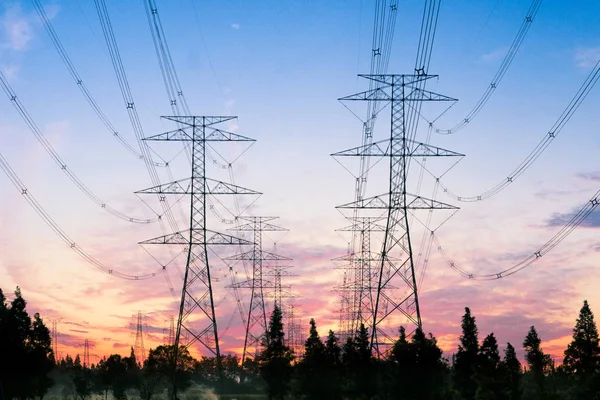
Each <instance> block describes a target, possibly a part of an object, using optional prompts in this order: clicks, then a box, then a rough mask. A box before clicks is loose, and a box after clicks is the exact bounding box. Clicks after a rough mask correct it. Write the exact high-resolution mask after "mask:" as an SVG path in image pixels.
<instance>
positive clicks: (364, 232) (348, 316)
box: [334, 216, 385, 340]
mask: <svg viewBox="0 0 600 400" xmlns="http://www.w3.org/2000/svg"><path fill="white" fill-rule="evenodd" d="M382 219H383V217H366V216H358V217H352V218H349V220H350V221H351V222H352V225H350V226H348V227H345V228H342V229H339V231H342V232H352V233H353V235H356V236H358V240H359V243H360V248H359V249H358V250H357V251H355V252H350V253H349V254H347V255H345V256H343V257H339V258H336V259H334V261H337V262H341V263H342V264H343V265H342V268H343V269H344V282H343V284H342V286H340V287H338V288H337V290H338V291H339V292H341V293H342V301H343V305H342V308H341V309H340V313H341V316H340V320H341V321H342V323H341V324H340V326H342V327H344V329H343V330H344V332H343V334H342V336H345V337H344V340H345V339H346V338H347V337H349V336H350V337H352V336H354V334H355V333H356V332H357V331H358V329H359V327H360V324H364V325H365V326H370V325H371V323H372V320H373V310H374V299H373V297H374V292H375V290H376V289H377V283H376V280H375V278H376V274H374V267H375V263H377V262H380V261H381V257H379V256H378V255H376V254H373V253H372V252H371V233H372V232H385V227H383V226H381V225H379V224H377V222H379V221H381V220H382Z"/></svg>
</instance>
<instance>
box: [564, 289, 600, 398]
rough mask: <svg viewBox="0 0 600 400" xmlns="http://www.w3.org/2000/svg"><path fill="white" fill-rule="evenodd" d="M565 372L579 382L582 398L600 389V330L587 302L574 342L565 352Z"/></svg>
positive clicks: (576, 325) (579, 320) (577, 326)
mask: <svg viewBox="0 0 600 400" xmlns="http://www.w3.org/2000/svg"><path fill="white" fill-rule="evenodd" d="M563 367H564V369H565V371H567V372H568V373H570V374H572V375H573V376H574V378H575V380H576V382H577V387H578V390H577V392H578V393H579V395H580V396H589V397H590V398H591V393H590V391H591V390H593V389H594V388H593V387H592V385H594V383H595V381H596V385H595V386H596V390H597V389H600V387H599V386H600V385H598V383H597V382H598V381H600V346H599V345H598V329H597V328H596V322H595V321H594V314H593V313H592V310H591V309H590V306H589V304H588V302H587V300H585V301H584V302H583V307H581V310H580V311H579V318H577V322H576V323H575V328H573V340H572V341H571V343H570V344H569V346H568V347H567V349H566V350H565V359H564V361H563Z"/></svg>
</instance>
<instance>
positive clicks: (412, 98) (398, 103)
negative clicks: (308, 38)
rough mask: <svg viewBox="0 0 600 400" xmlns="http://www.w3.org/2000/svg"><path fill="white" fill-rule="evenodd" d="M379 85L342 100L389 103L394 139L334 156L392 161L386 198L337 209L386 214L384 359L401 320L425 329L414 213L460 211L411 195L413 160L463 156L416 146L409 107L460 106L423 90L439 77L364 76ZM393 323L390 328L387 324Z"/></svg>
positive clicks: (375, 341)
mask: <svg viewBox="0 0 600 400" xmlns="http://www.w3.org/2000/svg"><path fill="white" fill-rule="evenodd" d="M359 76H361V77H363V78H366V79H370V80H372V81H374V82H376V83H378V85H377V86H376V87H375V88H374V89H372V90H367V91H365V92H361V93H357V94H354V95H350V96H346V97H343V98H341V99H339V100H341V101H384V102H388V103H390V122H391V124H390V135H389V139H386V140H383V141H379V142H371V143H368V144H365V145H362V146H359V147H355V148H352V149H349V150H345V151H342V152H339V153H335V154H332V156H334V157H345V156H355V157H386V158H388V159H389V190H388V192H387V193H383V194H381V195H377V196H373V197H368V198H361V199H359V200H357V201H354V202H352V203H348V204H344V205H341V206H338V208H341V209H362V210H368V209H371V210H382V211H384V212H385V224H384V225H385V232H384V237H383V245H382V247H381V253H380V254H379V258H380V261H379V262H378V266H377V268H376V271H375V273H376V282H377V284H376V287H375V298H374V305H373V312H372V314H373V315H372V320H371V324H370V328H371V349H374V350H375V351H376V353H377V354H378V355H380V354H381V351H380V348H379V347H380V346H389V345H391V344H392V343H393V341H394V339H395V338H394V336H393V335H394V331H395V330H396V329H397V326H389V325H393V324H394V323H395V322H397V318H398V317H400V316H403V317H405V318H406V319H407V320H408V321H409V323H411V324H413V325H414V326H415V328H416V327H421V325H422V323H421V311H420V308H419V298H418V292H417V281H416V277H415V270H414V263H413V251H412V246H411V239H410V228H409V224H408V213H409V210H418V209H446V210H455V209H457V207H454V206H451V205H449V204H445V203H441V202H438V201H435V200H432V199H427V198H424V197H421V196H417V195H412V194H410V193H408V192H407V185H406V178H407V175H408V168H409V163H410V158H411V157H440V156H463V155H462V154H459V153H455V152H452V151H449V150H444V149H440V148H438V147H435V146H431V145H428V144H425V143H419V142H417V141H415V140H413V139H412V138H411V137H410V136H412V133H411V132H409V129H410V128H409V126H407V125H408V124H409V121H407V119H406V113H407V111H408V107H412V108H413V109H419V108H420V107H419V106H418V105H417V104H415V103H420V102H424V101H456V99H453V98H451V97H448V96H443V95H440V94H437V93H433V92H430V91H427V90H424V89H423V86H424V82H425V81H426V80H428V79H431V78H435V77H437V75H427V74H416V75H387V74H386V75H359ZM387 322H390V323H387Z"/></svg>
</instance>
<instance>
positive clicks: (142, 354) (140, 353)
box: [133, 311, 146, 364]
mask: <svg viewBox="0 0 600 400" xmlns="http://www.w3.org/2000/svg"><path fill="white" fill-rule="evenodd" d="M133 351H134V353H135V358H136V360H137V361H138V362H140V363H142V364H143V363H144V360H145V359H146V349H145V348H144V323H143V317H142V312H141V311H138V312H137V315H136V324H135V345H134V347H133Z"/></svg>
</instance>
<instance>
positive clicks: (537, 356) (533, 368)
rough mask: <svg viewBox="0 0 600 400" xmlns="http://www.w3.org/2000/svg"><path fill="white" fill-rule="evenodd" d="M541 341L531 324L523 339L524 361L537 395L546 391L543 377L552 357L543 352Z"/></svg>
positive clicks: (541, 395) (548, 369)
mask: <svg viewBox="0 0 600 400" xmlns="http://www.w3.org/2000/svg"><path fill="white" fill-rule="evenodd" d="M541 343H542V340H541V339H540V337H539V336H538V333H537V331H536V330H535V327H534V326H532V327H531V328H530V329H529V333H528V334H527V336H526V337H525V340H524V341H523V348H524V349H525V361H527V365H528V367H529V371H530V373H531V375H532V378H533V381H534V382H535V385H536V389H537V393H538V396H540V397H543V396H544V395H545V393H546V390H545V377H546V374H547V373H548V372H550V369H551V368H552V358H550V355H549V354H545V353H544V352H543V350H542V347H541Z"/></svg>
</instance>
